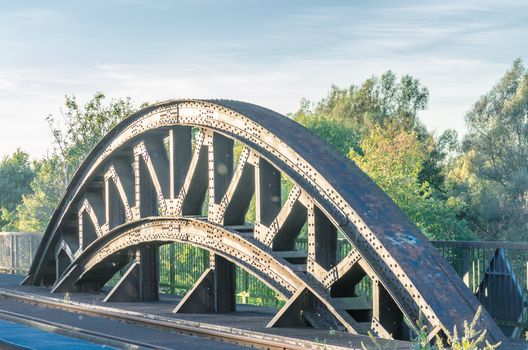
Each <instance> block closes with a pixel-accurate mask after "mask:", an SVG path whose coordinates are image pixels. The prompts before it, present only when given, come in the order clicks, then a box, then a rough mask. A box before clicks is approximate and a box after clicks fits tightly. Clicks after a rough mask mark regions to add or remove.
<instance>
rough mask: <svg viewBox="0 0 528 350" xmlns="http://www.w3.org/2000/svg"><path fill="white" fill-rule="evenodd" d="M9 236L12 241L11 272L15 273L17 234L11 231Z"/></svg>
mask: <svg viewBox="0 0 528 350" xmlns="http://www.w3.org/2000/svg"><path fill="white" fill-rule="evenodd" d="M9 238H10V241H11V242H10V243H11V268H10V269H9V270H10V271H11V273H15V259H16V256H15V235H14V234H12V233H11V234H10V235H9Z"/></svg>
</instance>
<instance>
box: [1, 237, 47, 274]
mask: <svg viewBox="0 0 528 350" xmlns="http://www.w3.org/2000/svg"><path fill="white" fill-rule="evenodd" d="M41 238H42V234H40V233H30V232H0V272H3V273H14V274H25V273H27V272H28V271H29V266H30V265H31V261H32V260H33V255H34V254H35V252H36V251H37V248H38V245H39V243H40V240H41Z"/></svg>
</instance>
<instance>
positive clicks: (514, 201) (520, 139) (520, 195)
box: [448, 60, 528, 240]
mask: <svg viewBox="0 0 528 350" xmlns="http://www.w3.org/2000/svg"><path fill="white" fill-rule="evenodd" d="M466 122H467V126H468V129H469V132H468V134H467V135H466V137H465V138H464V142H463V154H462V155H461V156H460V158H459V159H457V161H456V162H454V163H453V164H452V168H451V176H450V177H449V179H448V185H449V189H450V190H451V194H452V196H454V197H458V198H460V199H461V200H462V201H465V202H467V203H470V205H469V206H468V208H467V209H468V210H467V213H466V215H467V218H468V221H469V222H470V223H471V225H472V228H473V230H474V231H475V232H477V233H478V235H479V236H480V237H482V238H484V239H491V240H495V239H501V240H502V239H508V240H526V239H528V71H527V69H526V68H525V67H524V65H523V63H522V61H521V60H516V61H515V62H514V63H513V66H512V68H511V70H509V71H508V72H506V74H505V75H504V76H503V77H502V79H501V80H500V81H499V82H498V83H497V84H496V85H495V86H494V87H493V88H492V89H491V90H490V91H489V92H488V93H487V94H485V95H484V96H482V97H481V98H480V99H479V100H478V101H477V102H476V103H475V105H474V106H473V108H472V109H471V110H470V111H469V112H468V113H467V115H466Z"/></svg>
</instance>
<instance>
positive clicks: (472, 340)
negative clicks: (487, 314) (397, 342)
mask: <svg viewBox="0 0 528 350" xmlns="http://www.w3.org/2000/svg"><path fill="white" fill-rule="evenodd" d="M481 313H482V306H479V307H478V309H477V312H476V313H475V316H474V317H473V320H472V321H471V323H468V322H467V321H464V333H463V334H460V335H459V334H458V332H457V329H456V326H455V328H454V329H453V333H452V334H451V333H449V332H448V334H447V338H448V347H446V346H445V344H444V343H443V341H442V340H441V339H440V338H439V337H437V338H436V344H434V345H433V344H432V341H431V340H429V332H428V330H427V327H426V326H423V325H421V324H418V334H417V336H416V338H415V339H414V341H413V345H412V347H411V349H412V350H447V349H450V350H494V349H497V348H498V347H499V346H500V345H501V343H500V342H499V343H497V344H490V343H489V342H488V341H487V340H486V333H487V330H486V329H483V330H478V329H477V326H478V325H477V322H478V320H479V318H480V315H481ZM369 336H370V339H371V341H372V346H370V347H367V346H366V345H365V344H364V343H363V342H362V343H361V347H362V348H363V350H373V349H375V350H386V349H388V347H387V346H385V347H383V346H382V345H381V344H380V343H379V342H378V340H377V339H376V338H375V337H374V336H373V335H372V333H370V332H369Z"/></svg>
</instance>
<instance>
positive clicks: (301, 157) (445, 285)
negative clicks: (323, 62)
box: [26, 100, 503, 341]
mask: <svg viewBox="0 0 528 350" xmlns="http://www.w3.org/2000/svg"><path fill="white" fill-rule="evenodd" d="M236 143H239V144H241V145H243V149H242V152H241V153H240V156H239V157H238V163H237V164H236V166H235V159H234V158H235V154H234V149H235V146H234V145H235V144H236ZM96 178H97V179H103V180H101V181H102V182H103V184H102V185H101V186H98V187H97V188H94V187H93V183H94V179H96ZM281 178H283V179H288V181H290V182H291V183H292V189H291V190H290V192H289V195H288V197H287V198H283V200H284V202H283V203H281ZM101 188H102V189H103V190H100V189H101ZM111 191H112V192H111ZM88 193H89V195H90V196H91V197H93V196H96V197H97V196H99V200H98V202H100V203H103V204H102V205H103V206H104V208H98V210H101V209H102V211H100V212H102V213H104V215H103V216H104V218H105V220H106V222H104V223H98V224H99V226H100V227H99V231H98V232H100V234H98V235H97V238H96V239H95V240H94V241H93V242H91V243H90V245H89V246H84V245H81V246H79V247H78V250H77V251H76V253H75V260H74V261H73V262H72V263H71V265H70V266H69V267H68V268H67V269H66V271H64V267H62V268H61V270H60V271H59V270H58V269H53V268H52V266H55V265H57V266H58V265H59V264H57V263H56V262H55V255H56V254H54V252H55V250H56V246H57V245H58V244H61V245H64V244H67V243H64V242H69V241H71V240H72V237H73V238H77V239H78V235H79V232H80V231H79V230H78V228H77V230H75V229H73V227H72V224H71V221H72V220H71V217H72V215H73V214H75V215H76V216H79V217H80V218H81V216H82V218H83V222H87V221H88V219H87V218H90V219H91V220H92V221H94V220H95V219H94V218H95V217H96V215H91V216H90V215H86V214H87V213H88V214H90V211H89V209H90V208H89V206H86V203H87V201H86V198H87V194H88ZM253 196H254V202H255V214H256V215H255V216H256V218H255V223H254V224H253V225H248V224H247V223H246V222H245V220H244V218H245V214H246V212H247V210H248V207H249V203H250V201H251V198H253ZM83 200H84V202H82V201H83ZM83 204H84V207H82V205H83ZM88 204H90V205H92V204H91V202H90V203H88ZM204 204H205V205H206V206H207V209H206V210H205V209H204V206H205V205H204ZM281 204H282V205H281ZM81 207H82V208H83V209H81V211H79V208H81ZM58 208H59V209H57V211H56V212H55V213H54V215H53V217H52V219H51V221H50V225H49V226H48V228H47V230H46V233H45V235H44V238H43V241H42V244H41V246H40V247H39V250H38V252H37V255H36V257H35V260H34V263H33V265H32V267H31V269H30V273H29V276H28V278H27V280H26V283H32V284H45V285H53V288H54V290H69V289H74V288H75V286H76V285H82V284H83V283H84V281H85V280H86V279H87V278H88V277H87V276H89V277H90V281H91V282H90V283H91V284H90V286H95V287H98V286H99V285H100V283H95V282H93V279H94V278H95V277H94V276H98V274H97V273H99V275H100V276H101V279H103V278H106V277H107V274H105V273H102V272H100V271H104V268H105V267H104V266H105V262H108V260H109V259H110V260H111V259H113V258H112V257H113V256H117V257H119V259H118V260H119V262H120V264H121V265H119V267H124V265H126V263H125V262H124V261H125V260H126V259H125V260H123V256H125V255H126V254H125V253H124V252H127V251H130V249H133V248H134V247H135V246H141V245H144V244H163V243H166V242H170V241H180V242H187V243H191V244H194V245H197V246H200V247H202V248H204V249H207V250H209V251H210V252H211V253H212V255H213V256H214V254H218V255H220V256H223V257H225V258H226V259H227V260H228V261H229V262H230V263H234V264H237V265H239V266H242V267H243V268H245V269H246V270H248V271H250V272H251V273H253V274H255V275H256V276H258V277H259V278H261V279H262V280H263V281H264V282H265V283H267V284H268V285H269V286H270V287H271V288H273V289H274V290H275V291H277V292H278V293H279V294H281V295H282V296H284V297H285V298H286V299H289V301H288V302H287V304H286V306H285V308H284V309H283V310H281V311H280V312H279V314H278V316H277V317H276V321H277V325H278V324H280V323H283V322H284V320H288V319H290V320H291V319H297V320H299V319H298V314H299V310H301V311H302V312H301V313H304V314H306V315H307V316H306V319H304V320H301V321H300V323H303V322H305V321H306V322H308V323H309V324H310V325H311V326H315V327H317V326H328V325H330V327H333V328H334V326H335V327H336V328H343V329H346V330H348V331H350V332H364V331H365V323H368V325H369V326H370V328H371V329H373V330H374V331H375V332H376V333H377V334H378V335H380V336H384V337H388V336H391V335H392V336H394V337H398V338H401V337H403V338H404V337H405V335H404V334H403V331H402V329H403V326H404V323H403V318H404V316H405V317H406V318H407V319H408V320H410V322H411V324H412V323H414V322H415V321H417V320H418V318H419V315H420V314H422V315H423V316H424V318H425V320H426V323H427V324H428V325H429V326H430V328H431V329H433V330H434V332H441V331H442V330H444V331H446V330H452V329H453V326H455V325H457V326H458V328H459V329H461V326H462V321H463V320H469V319H472V318H473V315H474V314H475V312H476V309H477V307H478V305H479V304H478V302H477V300H476V299H475V297H474V296H473V295H472V294H471V293H470V292H469V290H467V288H466V287H465V286H464V285H463V282H462V281H461V280H460V278H459V277H458V276H457V275H456V273H455V271H454V270H453V269H452V268H451V267H450V266H449V264H448V263H447V262H446V261H445V260H444V259H443V258H442V257H441V256H440V255H439V254H438V253H437V252H436V250H435V248H434V247H433V246H432V245H431V244H430V242H429V241H428V240H427V239H426V238H425V237H424V236H423V234H422V233H420V231H419V230H418V229H417V228H416V226H415V225H413V224H412V223H411V222H410V221H409V220H408V219H407V217H406V216H405V214H404V213H403V212H402V211H401V210H400V209H399V208H398V207H397V206H396V205H395V204H394V203H393V202H392V201H391V200H390V198H389V197H388V196H387V195H386V194H385V193H383V191H382V190H380V189H379V188H378V187H377V186H376V185H375V184H374V183H373V182H372V180H371V179H369V178H368V177H367V176H366V175H365V174H364V173H363V172H362V171H361V170H360V169H359V168H358V167H357V166H356V165H355V164H354V163H353V162H352V161H350V160H348V159H346V158H344V157H342V156H340V155H339V154H338V153H337V152H336V151H334V150H333V149H331V148H330V147H329V146H327V145H326V144H325V143H324V142H322V141H321V140H319V139H318V138H317V137H315V136H313V135H312V134H311V133H310V132H308V131H307V130H306V129H305V128H303V127H302V126H300V125H298V124H297V123H295V122H294V121H292V120H290V119H288V118H286V117H284V116H281V115H279V114H277V113H275V112H273V111H270V110H268V109H265V108H262V107H259V106H255V105H251V104H247V103H242V102H237V101H199V100H185V101H167V102H163V103H158V104H155V105H153V106H150V107H147V108H145V109H143V110H142V111H140V112H138V113H136V114H134V115H132V116H130V117H129V118H128V119H126V120H125V121H123V122H122V123H120V124H119V125H118V126H117V127H116V128H114V129H113V130H112V131H110V133H109V134H107V135H106V136H105V137H104V138H103V140H102V141H101V142H100V143H99V144H98V145H97V146H96V147H95V149H94V150H93V151H92V152H91V153H90V155H89V156H88V158H87V160H86V161H85V162H84V163H83V165H82V166H81V168H80V169H79V170H78V172H77V173H76V174H75V176H74V178H73V179H72V182H71V183H70V185H69V186H68V189H67V192H66V194H65V196H64V197H63V199H62V201H61V203H60V205H59V207H58ZM204 210H205V211H207V217H200V216H201V215H203V214H204V213H203V212H204ZM305 224H306V225H307V233H308V249H307V252H306V254H305V255H303V252H299V251H298V250H296V249H295V238H296V236H297V234H298V233H299V230H300V229H301V228H302V227H303V226H304V225H305ZM178 227H179V228H178ZM181 227H185V228H186V229H189V230H193V233H192V234H190V233H189V232H184V231H182V230H181ZM196 227H200V229H196ZM96 231H97V230H96ZM338 233H340V234H343V235H344V237H345V238H346V239H347V241H348V242H349V243H350V244H351V246H352V250H351V251H350V253H349V254H348V255H347V256H346V257H345V258H344V259H343V260H342V261H338V260H337V258H336V242H337V235H338ZM76 235H77V236H76ZM191 237H194V238H196V237H201V238H200V239H202V240H206V241H207V242H208V243H207V244H205V243H203V241H199V240H195V239H194V238H192V239H191ZM112 239H115V241H113V240H112ZM226 242H228V243H226ZM226 244H227V245H226ZM220 245H222V249H221V250H219V249H217V246H220ZM75 248H77V247H75ZM229 249H235V251H237V252H238V253H236V254H234V253H233V254H231V253H227V252H226V250H227V251H229ZM73 250H75V249H73ZM241 252H243V253H241ZM239 253H240V254H242V255H240V256H239V255H237V254H239ZM244 254H245V255H244ZM129 255H130V254H129ZM63 256H64V254H63ZM262 256H266V257H267V259H268V260H266V259H264V260H263V259H259V257H262ZM63 260H64V259H63ZM269 264H271V265H269ZM61 266H64V263H62V264H61ZM233 266H234V265H233ZM270 266H273V267H272V268H271V267H270ZM90 271H97V273H94V272H90ZM363 276H367V277H368V278H370V280H371V283H372V296H373V300H374V304H373V305H372V307H371V309H370V310H366V309H365V307H364V306H362V305H363V304H362V303H363V301H362V300H359V299H357V298H356V297H355V294H354V290H355V288H356V284H357V283H358V282H359V280H360V279H361V278H362V277H363ZM204 279H205V278H204ZM205 280H206V279H205ZM100 282H102V280H101V281H100ZM232 282H233V281H228V282H226V283H232ZM85 289H86V288H85ZM339 295H340V296H339ZM292 298H296V299H292ZM355 298H356V299H355ZM310 305H311V306H310ZM289 307H291V308H290V309H288V308H289ZM309 308H311V309H310V310H309ZM321 308H322V309H324V310H326V311H320V310H321ZM352 308H358V309H357V310H356V309H352ZM304 309H306V310H304ZM358 310H359V311H361V310H363V311H365V312H363V311H361V312H359V311H358ZM367 311H368V312H367ZM320 312H323V313H326V314H327V315H328V317H327V318H326V321H325V322H318V321H317V320H316V319H314V318H313V317H312V319H311V320H309V319H308V318H310V317H309V316H308V315H310V313H312V314H318V313H320ZM360 314H361V315H366V314H369V315H370V320H369V321H368V322H367V321H365V320H363V319H362V318H363V317H364V316H354V315H360ZM354 317H356V318H354ZM359 319H361V320H359ZM358 320H359V321H358ZM272 323H273V322H272ZM481 323H482V324H483V325H485V327H486V328H487V329H488V337H489V339H490V341H498V340H501V339H502V338H503V335H502V333H501V332H500V330H499V329H498V327H497V326H496V325H495V323H494V322H493V321H492V320H491V318H490V317H489V315H488V314H487V313H486V312H484V313H483V316H482V318H481ZM332 325H334V326H332ZM367 328H368V327H367Z"/></svg>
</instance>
